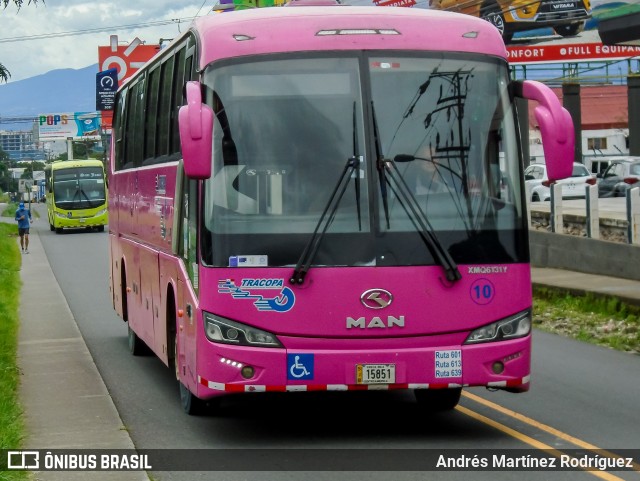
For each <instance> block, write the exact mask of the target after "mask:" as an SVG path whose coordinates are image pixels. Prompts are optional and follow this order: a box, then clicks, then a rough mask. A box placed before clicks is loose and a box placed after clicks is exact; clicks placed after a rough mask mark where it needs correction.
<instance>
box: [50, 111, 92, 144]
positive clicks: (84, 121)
mask: <svg viewBox="0 0 640 481" xmlns="http://www.w3.org/2000/svg"><path fill="white" fill-rule="evenodd" d="M38 134H39V138H40V140H41V141H42V140H45V139H46V140H65V139H68V138H69V137H72V138H73V139H85V140H89V139H90V140H98V139H100V114H99V113H98V112H66V113H54V114H40V115H39V116H38Z"/></svg>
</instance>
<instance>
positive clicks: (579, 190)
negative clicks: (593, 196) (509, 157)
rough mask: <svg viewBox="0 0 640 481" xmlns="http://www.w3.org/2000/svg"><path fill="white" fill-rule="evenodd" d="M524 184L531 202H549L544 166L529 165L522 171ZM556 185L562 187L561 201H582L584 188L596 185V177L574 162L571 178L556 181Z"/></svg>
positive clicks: (549, 195) (549, 192) (549, 191)
mask: <svg viewBox="0 0 640 481" xmlns="http://www.w3.org/2000/svg"><path fill="white" fill-rule="evenodd" d="M524 183H525V185H526V186H527V192H531V202H539V201H545V200H547V201H548V200H551V189H550V187H549V178H548V177H547V166H546V165H544V164H531V165H530V166H529V167H527V168H526V169H525V170H524ZM557 183H558V184H560V185H561V186H562V198H563V199H584V198H585V197H586V193H585V188H586V187H587V186H588V185H596V176H595V175H594V174H592V173H591V172H589V169H587V168H586V167H585V166H584V165H583V164H581V163H579V162H574V163H573V171H572V172H571V177H567V178H566V179H562V180H558V181H557Z"/></svg>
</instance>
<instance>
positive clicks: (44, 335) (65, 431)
mask: <svg viewBox="0 0 640 481" xmlns="http://www.w3.org/2000/svg"><path fill="white" fill-rule="evenodd" d="M31 232H32V234H31V235H30V238H29V240H30V243H29V254H23V256H22V269H21V271H20V277H21V279H22V292H21V296H20V311H19V315H20V319H21V323H20V334H19V344H18V365H19V367H20V372H21V377H20V379H21V385H20V397H21V400H22V405H23V408H24V412H25V427H26V439H25V442H24V446H25V448H26V449H133V448H134V445H133V442H132V441H131V438H130V437H129V433H128V432H127V431H126V428H125V427H124V425H123V424H122V421H121V419H120V416H119V414H118V412H117V411H116V408H115V405H114V404H113V401H112V399H111V397H110V395H109V392H108V391H107V388H106V386H105V385H104V382H103V381H102V378H101V377H100V374H99V373H98V369H97V368H96V365H95V364H94V362H93V358H92V357H91V354H90V353H89V350H88V349H87V346H86V345H85V343H84V340H83V338H82V335H81V334H80V331H79V330H78V326H77V325H76V322H75V319H74V318H73V315H72V313H71V310H70V309H69V306H68V305H67V301H66V299H65V297H64V295H63V293H62V291H61V289H60V286H59V285H58V282H57V281H56V278H55V276H54V275H53V272H52V271H51V267H50V266H49V261H48V259H47V256H46V254H45V252H44V249H43V247H42V243H41V242H40V237H39V235H38V232H37V230H36V229H32V231H31ZM34 479H35V480H45V481H49V480H52V481H57V480H60V481H62V480H65V481H66V480H75V479H77V480H81V479H82V480H84V479H90V480H118V481H142V480H145V481H148V479H149V478H148V476H147V474H146V473H145V472H144V471H133V472H125V471H120V472H106V471H94V472H64V471H47V472H37V473H36V474H35V477H34Z"/></svg>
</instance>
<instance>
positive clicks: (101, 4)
mask: <svg viewBox="0 0 640 481" xmlns="http://www.w3.org/2000/svg"><path fill="white" fill-rule="evenodd" d="M217 3H218V1H217V0H193V1H190V0H186V1H178V2H176V1H169V0H110V1H105V0H97V1H87V0H46V3H43V2H42V0H38V3H37V4H35V5H34V4H33V3H31V4H30V5H28V4H27V0H24V3H23V5H22V8H20V10H18V8H17V7H16V6H15V4H14V3H13V0H11V1H10V2H9V5H8V6H7V8H5V9H3V8H2V6H1V5H0V63H1V64H2V65H4V67H5V68H6V69H7V70H8V71H9V73H10V74H11V78H10V79H9V83H11V82H16V81H19V80H23V79H25V78H29V77H33V76H36V75H40V74H44V73H47V72H49V71H51V70H56V69H60V68H73V69H78V68H83V67H87V66H89V65H92V64H97V63H98V47H99V46H108V45H109V39H110V36H111V35H117V36H118V41H119V43H121V44H123V45H127V44H129V43H130V42H131V41H133V40H134V38H136V37H137V38H139V39H140V40H141V41H143V42H145V43H147V44H158V43H159V41H160V39H161V38H164V39H171V38H173V37H175V36H177V35H178V34H180V32H184V31H185V30H186V29H187V28H188V27H189V23H190V22H191V20H192V19H193V18H194V17H196V16H203V15H206V14H207V13H209V12H210V11H211V8H212V7H213V5H215V4H217ZM178 19H179V20H180V21H172V20H178ZM163 22H167V24H161V25H158V23H163ZM154 23H155V24H156V25H149V24H154ZM88 30H89V31H93V32H92V33H83V34H79V33H81V32H86V31H88ZM95 30H100V31H97V32H96V31H95ZM58 34H61V35H58ZM42 35H48V38H33V39H30V37H34V36H42Z"/></svg>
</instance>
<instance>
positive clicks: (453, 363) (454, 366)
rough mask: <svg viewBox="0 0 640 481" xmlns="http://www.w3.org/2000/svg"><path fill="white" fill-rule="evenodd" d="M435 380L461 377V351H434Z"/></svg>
mask: <svg viewBox="0 0 640 481" xmlns="http://www.w3.org/2000/svg"><path fill="white" fill-rule="evenodd" d="M434 373H435V377H436V379H439V378H447V377H462V351H461V350H460V349H453V350H451V351H436V352H435V362H434Z"/></svg>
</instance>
